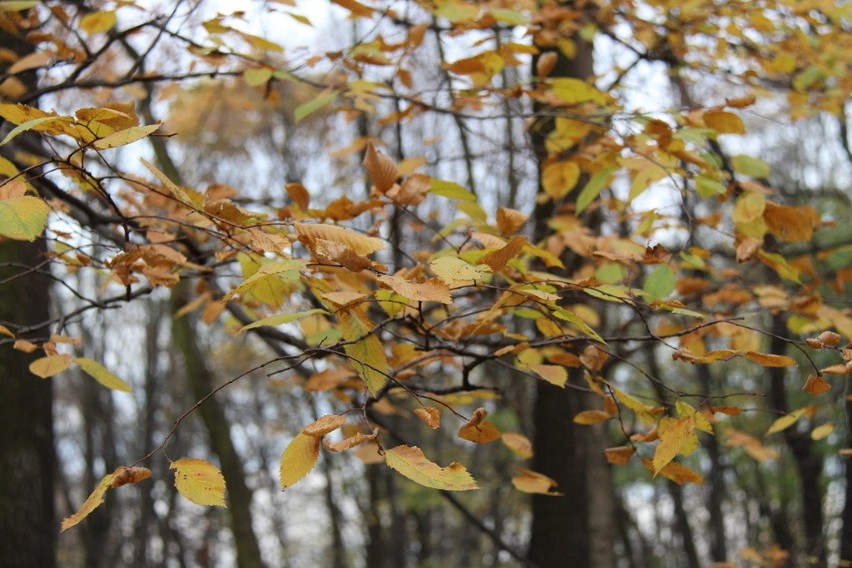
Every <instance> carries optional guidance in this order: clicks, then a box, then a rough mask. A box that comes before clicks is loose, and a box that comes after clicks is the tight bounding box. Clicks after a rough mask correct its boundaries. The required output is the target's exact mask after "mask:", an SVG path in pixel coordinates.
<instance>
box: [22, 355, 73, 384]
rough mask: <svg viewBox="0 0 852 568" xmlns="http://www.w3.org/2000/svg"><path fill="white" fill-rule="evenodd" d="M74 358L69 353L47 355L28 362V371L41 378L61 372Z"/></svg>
mask: <svg viewBox="0 0 852 568" xmlns="http://www.w3.org/2000/svg"><path fill="white" fill-rule="evenodd" d="M73 362H74V358H73V357H71V356H70V355H48V356H47V357H42V358H41V359H36V360H35V361H33V362H32V363H30V372H31V373H32V374H33V375H36V376H39V377H41V378H42V379H46V378H48V377H52V376H53V375H55V374H57V373H61V372H62V371H64V370H65V369H67V368H68V367H70V366H71V364H72V363H73Z"/></svg>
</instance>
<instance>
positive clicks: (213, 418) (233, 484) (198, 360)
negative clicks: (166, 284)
mask: <svg viewBox="0 0 852 568" xmlns="http://www.w3.org/2000/svg"><path fill="white" fill-rule="evenodd" d="M171 301H172V306H171V307H172V314H174V313H175V312H176V311H177V310H178V309H180V308H181V307H182V306H183V305H185V304H186V303H187V302H188V301H189V284H188V282H187V281H186V280H184V281H181V282H180V283H179V284H178V285H177V286H175V288H174V289H173V290H172V299H171ZM172 336H173V337H172V338H173V340H174V342H175V345H176V346H177V348H178V349H179V350H180V352H181V354H182V355H183V361H184V368H185V372H186V379H187V381H189V384H190V387H191V392H192V396H193V397H194V398H195V399H196V400H200V399H201V398H203V397H204V396H206V395H207V394H208V393H209V392H210V391H211V390H213V388H214V384H213V383H214V381H213V375H212V373H211V372H210V370H209V369H208V367H207V364H206V362H205V360H204V354H203V353H202V351H201V348H200V347H199V346H198V343H197V341H196V337H195V330H194V329H193V327H192V321H191V320H190V316H189V315H184V316H182V317H174V315H173V319H172ZM198 412H199V413H200V414H201V420H202V421H203V422H204V426H205V427H206V429H207V432H208V434H209V437H210V447H211V449H212V450H213V453H214V454H216V457H218V458H219V464H220V465H221V468H222V475H223V476H224V477H225V482H226V484H227V486H228V497H229V499H228V501H229V502H228V512H229V516H230V519H231V530H232V531H233V534H234V544H235V546H236V549H237V566H239V568H263V566H264V564H263V561H262V559H261V556H260V548H259V547H258V544H257V537H256V536H255V534H254V528H253V527H252V515H251V499H252V491H251V489H249V487H248V486H247V485H246V480H245V473H244V472H243V466H242V462H241V460H240V456H239V454H238V453H237V450H236V448H235V447H234V443H233V441H232V440H231V431H230V423H229V422H228V419H227V417H226V416H225V411H224V409H223V408H222V405H221V404H219V402H218V401H217V400H216V398H215V397H211V398H209V399H207V400H206V401H205V402H204V404H202V405H201V406H200V407H199V409H198Z"/></svg>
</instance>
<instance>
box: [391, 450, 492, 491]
mask: <svg viewBox="0 0 852 568" xmlns="http://www.w3.org/2000/svg"><path fill="white" fill-rule="evenodd" d="M385 463H386V464H387V465H388V467H390V468H391V469H394V470H396V471H398V472H399V473H400V474H402V475H404V476H405V477H407V478H408V479H410V480H412V481H414V482H415V483H419V484H420V485H423V486H424V487H431V488H433V489H441V490H444V491H469V490H471V489H478V486H477V485H476V480H474V479H473V477H471V475H470V473H468V471H467V469H466V468H465V467H464V466H463V465H462V464H460V463H451V464H450V465H448V466H447V467H441V466H439V465H438V464H436V463H434V462H431V461H429V460H428V459H427V458H426V456H425V455H423V451H422V450H421V449H420V448H418V447H417V446H405V445H402V446H397V447H395V448H392V449H390V450H387V451H386V452H385Z"/></svg>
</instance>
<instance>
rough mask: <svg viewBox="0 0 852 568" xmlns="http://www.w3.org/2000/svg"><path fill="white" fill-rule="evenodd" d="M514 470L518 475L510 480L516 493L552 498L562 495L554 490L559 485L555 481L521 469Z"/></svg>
mask: <svg viewBox="0 0 852 568" xmlns="http://www.w3.org/2000/svg"><path fill="white" fill-rule="evenodd" d="M515 470H516V471H517V472H518V473H517V475H515V476H514V477H513V478H512V485H514V487H515V489H517V490H518V491H521V492H523V493H534V494H537V495H551V496H553V497H559V496H561V495H563V494H562V493H560V492H559V491H557V490H556V488H557V487H558V486H559V484H558V483H556V480H555V479H552V478H550V477H547V476H546V475H544V474H541V473H538V472H536V471H532V470H529V469H525V468H523V467H517V466H516V467H515Z"/></svg>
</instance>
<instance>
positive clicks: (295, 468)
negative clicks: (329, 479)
mask: <svg viewBox="0 0 852 568" xmlns="http://www.w3.org/2000/svg"><path fill="white" fill-rule="evenodd" d="M319 448H320V437H319V436H311V435H309V434H305V433H300V434H299V435H298V436H296V437H295V438H293V439H292V440H291V441H290V443H289V444H288V445H287V448H286V449H285V450H284V453H283V454H282V455H281V467H280V471H279V481H280V483H281V488H282V489H287V488H288V487H291V486H292V485H294V484H295V483H296V482H297V481H299V480H300V479H302V478H303V477H305V476H306V475H308V473H309V472H310V471H311V470H312V469H313V468H314V466H315V465H316V464H317V460H318V459H319Z"/></svg>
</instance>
